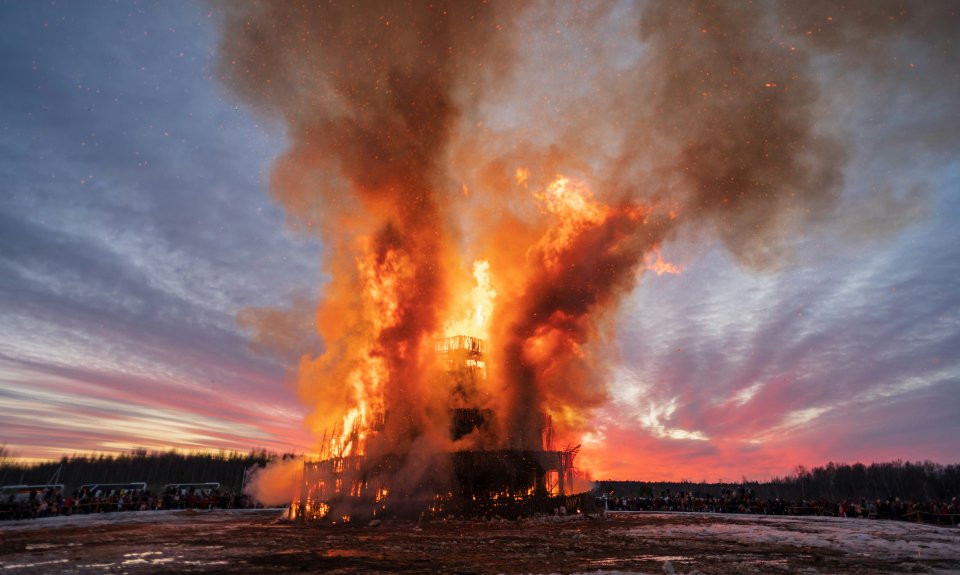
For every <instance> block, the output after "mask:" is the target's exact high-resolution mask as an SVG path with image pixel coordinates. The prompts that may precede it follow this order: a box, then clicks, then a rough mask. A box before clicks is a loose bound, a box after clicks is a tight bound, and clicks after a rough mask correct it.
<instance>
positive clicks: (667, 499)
mask: <svg viewBox="0 0 960 575" xmlns="http://www.w3.org/2000/svg"><path fill="white" fill-rule="evenodd" d="M597 507H598V508H599V509H605V510H608V511H687V512H699V513H749V514H755V515H819V516H832V517H860V518H864V519H894V520H906V521H924V522H928V523H943V524H947V525H960V503H958V502H957V498H956V497H954V498H953V499H951V500H950V501H928V502H915V501H907V500H902V499H900V498H899V497H889V498H886V499H876V500H871V499H866V498H859V499H845V500H843V501H839V502H836V501H828V500H827V499H825V498H820V499H816V500H806V499H801V500H799V501H787V500H783V499H778V498H774V499H760V498H757V497H755V496H754V494H753V492H752V491H751V490H750V489H745V488H741V489H725V490H723V492H722V493H721V495H719V496H716V495H709V494H700V493H691V492H684V491H681V492H678V493H670V492H669V491H664V492H662V493H661V494H660V496H659V497H617V496H616V495H615V494H614V493H605V494H601V495H599V496H598V497H597Z"/></svg>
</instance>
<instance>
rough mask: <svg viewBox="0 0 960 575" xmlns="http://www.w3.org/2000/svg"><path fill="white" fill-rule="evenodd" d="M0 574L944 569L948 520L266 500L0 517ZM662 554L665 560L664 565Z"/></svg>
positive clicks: (956, 553) (958, 550)
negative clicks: (352, 511) (295, 509)
mask: <svg viewBox="0 0 960 575" xmlns="http://www.w3.org/2000/svg"><path fill="white" fill-rule="evenodd" d="M0 535H2V538H0V570H2V572H3V573H11V574H15V573H53V574H67V573H131V574H137V573H183V572H191V573H250V572H270V573H303V572H318V573H319V572H337V573H378V572H379V573H439V572H443V573H582V572H590V573H596V572H597V571H600V572H629V573H651V574H660V573H664V572H665V571H670V570H675V571H676V572H677V573H691V572H700V573H703V574H705V575H710V574H728V573H751V572H753V573H864V574H873V573H904V572H919V573H949V572H960V530H957V529H951V528H941V527H931V526H924V525H916V524H909V523H893V522H879V521H866V520H836V519H821V518H803V519H801V518H789V517H755V516H715V515H680V514H677V515H672V514H610V515H608V516H607V517H606V518H598V517H592V518H588V517H579V516H574V517H560V518H554V517H545V518H539V519H528V520H524V521H519V522H517V521H460V520H450V521H435V522H429V523H424V524H422V525H419V526H418V525H416V524H413V523H408V522H397V523H391V522H384V523H383V524H381V525H380V526H377V527H367V526H343V525H309V526H308V525H301V524H291V523H287V522H284V521H281V520H280V519H279V512H278V511H253V512H251V511H213V512H199V513H198V512H145V513H127V514H113V515H101V516H90V517H77V518H49V519H44V520H37V521H28V522H10V523H5V524H0ZM668 562H669V565H668V564H667V563H668Z"/></svg>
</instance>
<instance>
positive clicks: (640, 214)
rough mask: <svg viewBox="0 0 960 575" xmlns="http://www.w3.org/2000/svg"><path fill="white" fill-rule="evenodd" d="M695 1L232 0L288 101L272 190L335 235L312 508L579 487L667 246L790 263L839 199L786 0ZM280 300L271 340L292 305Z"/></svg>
mask: <svg viewBox="0 0 960 575" xmlns="http://www.w3.org/2000/svg"><path fill="white" fill-rule="evenodd" d="M684 6H686V8H685V9H678V8H677V5H676V3H673V2H649V3H643V4H642V6H637V7H636V8H631V9H629V10H628V12H630V13H633V14H635V16H636V21H635V22H634V23H632V24H631V23H630V22H629V20H630V19H629V18H626V17H625V15H624V14H621V13H620V12H621V11H622V10H624V9H627V8H629V7H628V6H627V5H623V4H621V3H614V4H596V5H592V7H589V8H584V7H582V6H580V5H570V6H568V7H566V8H563V9H562V10H566V11H568V13H567V14H566V16H565V19H564V18H559V19H558V17H556V15H555V14H553V11H554V10H555V9H558V7H555V6H553V5H552V4H549V3H547V4H544V3H539V4H537V3H526V2H487V1H478V2H444V1H441V2H429V3H422V2H416V1H396V0H390V1H370V2H364V3H361V4H360V5H353V4H349V3H338V2H320V3H316V2H297V1H282V2H281V1H270V0H262V1H259V2H245V3H222V4H220V5H219V8H218V11H219V12H220V14H221V17H222V18H221V26H222V32H223V33H222V35H221V38H220V50H219V52H220V59H219V61H218V62H219V66H218V74H219V75H220V77H221V78H222V79H223V81H224V85H225V86H226V87H227V89H228V90H230V91H231V92H232V94H233V95H234V96H236V97H237V98H239V99H241V100H242V101H244V102H245V103H247V104H248V105H249V108H250V110H251V111H252V113H254V114H258V115H261V116H263V117H266V118H268V119H269V120H270V121H271V122H275V123H277V124H279V125H282V126H283V128H284V130H285V134H286V136H287V138H288V142H289V146H288V148H287V149H286V150H285V151H284V152H283V153H282V154H281V155H280V156H279V157H278V158H277V160H276V162H275V163H274V165H273V168H272V171H271V175H270V187H271V192H272V194H273V196H274V198H275V199H276V200H277V201H278V202H279V203H280V204H281V205H282V206H283V207H284V208H285V212H286V214H287V216H288V218H289V223H290V225H291V226H292V227H293V228H295V229H298V230H300V231H303V232H306V233H310V234H316V235H317V236H319V237H320V238H322V240H323V245H324V251H323V257H324V259H323V262H322V266H323V274H324V277H325V281H324V282H323V284H322V286H320V287H319V288H318V296H319V298H318V299H319V301H318V303H317V305H316V308H315V310H313V311H312V314H311V315H312V322H311V323H312V327H314V328H315V332H316V335H318V336H319V338H320V339H322V342H323V348H322V349H312V350H309V352H307V353H302V352H299V351H298V353H297V356H298V357H299V358H300V360H299V364H298V365H297V366H296V369H295V370H292V371H295V372H296V386H297V392H298V395H299V397H300V399H301V401H302V402H303V403H304V404H305V405H307V406H308V407H309V415H308V416H307V418H306V422H305V423H306V426H307V428H308V429H309V430H310V431H311V432H312V433H313V434H314V436H315V437H316V438H317V441H318V451H319V453H320V455H319V459H318V460H317V461H316V462H311V463H307V464H306V467H305V473H304V477H303V479H302V485H301V489H300V493H299V494H298V495H297V496H296V498H297V499H298V500H299V504H298V507H297V513H298V515H299V516H300V517H305V518H314V517H333V518H340V517H343V516H346V517H350V516H357V517H360V516H362V515H369V516H373V515H377V516H381V515H383V514H406V513H405V511H407V509H406V508H409V511H411V512H412V511H417V510H428V511H430V512H433V513H447V512H463V513H485V512H487V511H490V512H496V511H497V510H498V509H501V507H503V505H506V504H503V505H501V503H502V502H505V501H509V502H510V504H509V506H511V507H513V508H516V507H522V506H523V504H524V502H529V501H534V500H537V501H546V500H549V499H550V498H551V497H564V496H566V495H568V494H570V493H571V492H572V491H574V490H573V489H572V488H571V472H572V471H573V461H574V457H575V456H576V453H577V450H576V448H575V447H574V446H576V445H579V444H581V443H583V442H584V437H585V436H586V434H587V433H588V432H591V431H594V428H592V423H591V418H592V417H593V415H594V411H595V409H597V408H599V407H600V406H603V405H604V404H605V403H607V401H608V399H609V396H610V394H609V391H608V386H607V383H608V382H609V381H610V380H611V377H610V375H611V373H610V370H611V367H612V366H613V365H615V363H616V359H617V358H616V357H615V356H616V353H618V350H616V349H615V348H616V346H611V345H608V344H609V343H610V341H611V340H612V339H614V338H615V337H616V325H615V323H616V319H617V316H618V311H617V310H618V306H619V305H620V304H621V302H622V301H623V299H624V297H625V296H627V295H628V294H630V293H631V291H632V290H633V288H634V287H635V286H636V285H637V282H638V280H639V278H640V276H641V275H642V274H643V273H644V272H645V270H648V269H649V270H652V271H655V272H656V273H658V274H660V273H676V272H677V271H678V267H677V266H674V265H673V264H671V263H670V262H667V261H664V259H663V258H662V257H661V255H660V251H659V250H660V247H661V245H663V244H664V243H666V242H669V241H671V240H673V239H675V238H677V237H678V236H680V235H682V234H686V235H687V237H691V238H699V237H701V236H702V235H703V236H705V235H707V234H712V235H715V236H716V237H717V238H719V240H720V241H721V242H722V243H723V244H724V245H725V246H726V247H727V248H728V249H729V251H730V253H731V254H732V255H733V257H734V258H735V259H736V260H737V261H739V262H740V263H742V264H743V265H745V266H746V267H748V268H752V269H776V267H777V266H779V265H782V264H783V263H784V262H787V261H789V259H790V251H791V250H790V248H791V242H792V238H793V237H794V236H795V235H796V234H799V233H805V232H804V230H805V229H806V227H807V224H811V223H813V224H818V223H819V222H821V221H822V218H823V217H824V215H825V214H827V213H828V212H829V211H830V210H831V209H832V207H833V206H834V205H835V204H836V202H837V198H838V193H839V189H840V185H841V184H842V176H843V169H842V168H843V158H844V154H843V153H842V149H840V148H839V147H838V146H839V140H837V139H836V138H834V136H833V134H831V133H830V132H829V131H824V130H822V129H821V128H822V127H823V126H821V125H819V122H818V117H819V116H818V110H819V107H818V106H819V97H818V90H817V83H816V79H815V75H813V74H812V64H811V58H810V57H809V56H808V55H807V54H808V53H807V52H805V49H804V47H803V46H802V45H800V46H799V47H798V46H795V45H794V44H793V43H791V42H772V40H771V36H770V34H769V33H768V32H769V30H768V29H767V27H768V26H769V24H770V22H772V20H770V14H768V11H773V12H775V13H776V12H777V11H778V10H779V8H776V7H775V6H774V5H769V6H768V5H764V7H761V6H756V5H753V4H744V5H732V4H727V3H702V2H689V3H684ZM789 12H790V11H787V13H784V14H781V16H782V17H783V18H786V21H787V23H788V24H789V23H790V22H791V20H792V18H794V16H792V15H791V14H790V13H789ZM560 21H566V22H567V24H564V25H563V26H560V25H558V24H556V22H560ZM877 21H878V22H879V21H883V22H886V21H887V19H886V18H882V19H878V20H877ZM568 24H569V25H568ZM621 24H622V25H624V26H631V28H630V30H631V34H632V35H633V36H635V38H634V41H635V46H634V48H633V49H632V50H629V52H630V54H629V58H626V59H624V58H621V57H620V55H618V54H616V53H614V52H613V51H611V50H614V48H616V46H619V44H616V43H615V44H616V45H606V44H604V40H603V39H604V38H607V37H608V36H609V34H607V31H606V30H605V27H607V26H612V25H621ZM561 29H562V30H563V31H564V33H563V34H561V33H560V31H561ZM781 29H782V30H789V29H795V30H799V29H800V28H798V27H797V26H794V25H791V26H786V27H781ZM784 33H787V32H784ZM805 37H806V36H805ZM810 38H811V39H810V40H809V41H813V40H812V38H813V37H810ZM807 41H808V40H803V42H807ZM521 48H522V49H521ZM573 48H576V49H573ZM575 55H579V56H575ZM810 229H818V228H816V227H812V228H810ZM471 263H472V264H473V274H472V277H471V274H470V264H471ZM494 299H495V301H496V305H495V306H494V305H493V303H494ZM259 311H261V310H249V313H247V314H245V316H244V322H245V325H246V326H247V327H249V328H251V331H252V332H253V333H254V338H255V339H258V338H259V339H264V340H269V339H270V338H271V337H275V336H276V335H277V333H278V332H282V331H283V329H282V328H283V326H282V325H279V324H284V322H283V321H279V320H278V319H277V318H280V319H283V317H284V313H286V312H287V311H288V310H280V311H279V313H278V312H277V310H265V311H264V313H258V312H259ZM289 313H290V315H295V316H296V317H297V319H298V320H299V319H301V318H302V317H303V315H304V314H303V312H302V310H299V309H290V310H289ZM299 323H301V322H299V321H288V322H286V324H290V325H292V324H297V325H299ZM278 339H283V338H278ZM438 342H439V343H438ZM599 435H602V434H594V435H593V437H594V438H596V437H598V436H599ZM587 453H588V452H587V451H586V450H585V453H584V456H581V457H582V458H584V457H585V456H587Z"/></svg>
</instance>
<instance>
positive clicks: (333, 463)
mask: <svg viewBox="0 0 960 575" xmlns="http://www.w3.org/2000/svg"><path fill="white" fill-rule="evenodd" d="M435 349H436V352H437V354H438V357H439V359H440V362H441V363H442V365H443V367H444V370H445V372H446V379H447V382H448V384H449V387H450V398H449V403H448V416H449V439H450V442H451V445H454V446H457V445H470V446H474V447H472V448H463V449H452V450H448V451H441V452H426V453H423V452H421V453H385V454H381V455H372V454H369V453H363V454H360V453H356V452H354V451H346V450H340V451H339V452H334V453H331V454H329V455H328V456H327V457H326V458H324V459H322V460H320V461H306V462H304V470H303V471H304V472H303V480H302V483H301V486H300V494H299V500H298V501H295V502H294V503H293V506H292V513H291V515H292V516H293V517H296V518H297V519H300V520H303V521H315V520H328V521H334V522H341V521H342V522H348V521H351V520H361V521H362V520H369V519H373V518H381V517H382V518H390V517H399V518H418V517H424V516H447V515H451V514H452V515H458V516H468V517H477V516H493V515H499V516H502V517H517V516H522V515H530V514H533V513H538V512H539V513H551V512H555V511H557V510H559V509H561V508H563V509H566V510H568V511H570V512H577V511H580V510H582V509H583V508H584V507H586V506H589V504H590V502H591V501H592V500H591V498H590V497H585V496H583V494H579V495H578V494H574V493H573V491H574V490H573V473H574V459H575V458H576V455H577V452H578V450H579V446H577V447H573V448H567V449H562V450H554V449H552V445H551V444H552V439H551V425H550V421H549V418H547V417H545V416H544V415H543V414H531V417H537V418H539V420H540V422H541V424H542V429H543V446H542V448H541V449H538V450H519V449H483V448H476V447H475V445H476V443H473V442H465V441H461V440H464V439H465V438H468V436H470V435H471V434H476V435H478V436H483V435H485V434H487V433H488V432H489V431H490V429H491V428H493V427H496V425H497V423H498V422H497V421H496V415H495V413H494V411H493V410H491V409H486V408H483V407H482V405H484V402H483V398H482V397H481V393H482V392H481V391H480V388H481V387H482V385H481V384H482V382H483V381H484V380H485V379H486V377H487V360H486V356H487V353H486V351H487V350H486V342H485V341H484V340H482V339H480V338H476V337H471V336H455V337H449V338H445V339H442V340H440V341H438V342H437V343H436V347H435ZM387 416H389V414H387ZM382 418H383V416H382V415H381V416H380V419H379V420H377V416H376V415H375V416H373V417H372V418H371V419H373V421H372V422H370V421H366V422H363V421H361V420H356V421H355V422H354V425H353V429H349V430H345V434H346V435H348V436H351V440H352V441H351V442H350V443H354V444H355V443H356V440H357V439H360V438H361V436H367V437H364V439H369V438H370V437H369V436H374V437H375V436H376V435H377V434H378V433H382V432H383V429H384V426H383V419H382ZM341 431H342V432H343V430H341Z"/></svg>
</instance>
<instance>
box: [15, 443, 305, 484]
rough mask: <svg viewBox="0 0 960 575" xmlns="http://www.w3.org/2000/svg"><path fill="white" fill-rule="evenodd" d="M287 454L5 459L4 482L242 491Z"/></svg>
mask: <svg viewBox="0 0 960 575" xmlns="http://www.w3.org/2000/svg"><path fill="white" fill-rule="evenodd" d="M278 457H284V458H287V457H294V455H293V454H284V455H282V456H280V455H277V454H275V453H268V452H267V451H266V450H259V451H258V450H253V451H250V452H248V453H241V452H236V451H230V452H226V451H224V452H220V453H215V454H212V453H182V452H179V451H151V452H148V451H146V450H134V451H131V452H130V453H123V454H120V455H108V454H93V455H73V456H70V457H63V458H61V459H60V460H59V461H50V462H42V463H32V464H25V463H17V462H11V461H9V460H6V461H4V458H3V457H0V485H14V484H25V485H37V484H46V483H62V484H63V485H64V489H65V491H66V492H67V493H72V492H73V490H74V489H76V488H77V487H79V486H81V485H84V484H88V483H130V482H134V481H144V482H146V483H147V486H148V488H150V489H151V490H153V491H154V492H159V490H160V488H162V487H163V485H165V484H168V483H206V482H218V483H220V487H221V489H224V490H229V491H232V492H238V491H239V490H240V489H241V487H242V485H243V482H244V474H245V473H246V472H247V470H248V469H249V468H250V467H252V466H254V465H259V466H264V465H266V464H267V462H268V461H270V460H272V459H276V458H278Z"/></svg>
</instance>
